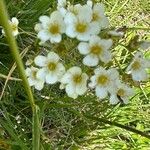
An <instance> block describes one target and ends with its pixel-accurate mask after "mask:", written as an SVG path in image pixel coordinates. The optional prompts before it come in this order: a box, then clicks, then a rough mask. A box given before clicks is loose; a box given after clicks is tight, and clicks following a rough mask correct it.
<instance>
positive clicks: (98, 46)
mask: <svg viewBox="0 0 150 150" xmlns="http://www.w3.org/2000/svg"><path fill="white" fill-rule="evenodd" d="M111 46H112V40H111V39H109V40H105V39H100V38H99V37H98V36H91V37H90V39H89V42H88V43H86V42H81V43H79V45H78V50H79V52H80V53H81V54H83V55H86V56H85V57H84V59H83V64H84V65H87V66H96V65H98V63H99V60H101V61H102V62H104V63H108V62H109V61H110V60H111V53H110V51H109V50H108V49H109V48H110V47H111Z"/></svg>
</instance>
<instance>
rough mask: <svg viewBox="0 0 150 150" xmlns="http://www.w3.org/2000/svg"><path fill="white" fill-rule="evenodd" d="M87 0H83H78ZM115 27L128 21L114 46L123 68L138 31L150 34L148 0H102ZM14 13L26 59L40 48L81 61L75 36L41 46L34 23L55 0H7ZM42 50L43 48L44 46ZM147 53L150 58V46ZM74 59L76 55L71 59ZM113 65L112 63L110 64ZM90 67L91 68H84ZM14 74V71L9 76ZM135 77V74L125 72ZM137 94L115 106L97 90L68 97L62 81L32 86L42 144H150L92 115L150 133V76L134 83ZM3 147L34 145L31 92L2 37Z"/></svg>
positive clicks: (115, 149)
mask: <svg viewBox="0 0 150 150" xmlns="http://www.w3.org/2000/svg"><path fill="white" fill-rule="evenodd" d="M71 2H72V3H73V0H72V1H71ZM78 2H81V3H82V2H83V1H81V0H78V1H75V0H74V3H78ZM101 2H103V3H104V4H105V7H106V13H107V15H108V17H109V18H110V23H111V26H112V27H118V28H119V27H123V26H127V27H128V29H127V33H126V35H125V37H126V38H125V39H124V40H123V39H121V40H120V41H119V45H118V46H116V47H114V48H113V50H112V51H113V52H114V54H116V55H115V56H116V57H115V59H114V66H115V67H118V66H119V67H120V68H121V69H120V73H121V74H123V72H124V70H125V69H126V67H127V65H128V64H129V62H130V60H131V59H132V58H131V57H130V55H129V53H130V52H133V51H134V49H132V47H130V43H131V42H132V40H133V39H134V38H135V35H139V39H140V40H150V32H149V31H150V30H149V29H148V28H150V27H149V25H150V20H149V12H150V7H149V2H148V1H147V0H134V1H132V0H121V1H120V0H102V1H101ZM6 3H7V8H8V11H9V14H10V17H13V16H16V17H17V18H18V19H19V21H20V24H19V27H20V28H19V31H20V35H19V36H18V38H17V42H18V46H19V50H20V53H21V56H22V59H23V61H24V63H25V62H26V61H27V60H28V59H33V58H34V57H35V56H36V55H38V54H39V53H43V54H46V53H47V52H48V51H50V50H54V51H57V52H58V53H59V54H60V55H61V57H62V58H63V60H64V62H65V64H66V67H67V68H69V67H70V66H72V65H78V66H81V67H82V64H81V60H82V57H81V56H80V55H77V50H76V41H74V42H73V41H71V40H70V41H68V40H67V39H66V40H65V41H64V42H62V43H60V44H59V45H52V44H48V45H47V47H39V46H38V44H37V43H38V40H37V38H36V34H35V32H34V25H35V24H36V22H38V18H39V16H40V15H43V14H50V12H52V11H53V10H54V9H55V8H56V1H54V0H6ZM41 51H42V52H41ZM145 56H146V57H147V58H150V52H148V51H146V53H145ZM70 60H72V61H71V62H70ZM110 65H111V64H110ZM84 69H85V70H86V71H87V72H89V73H90V71H91V70H88V69H87V68H84ZM10 76H11V77H10ZM124 78H125V79H124V80H128V81H130V78H127V77H126V76H125V77H124ZM133 84H134V85H135V86H136V88H135V90H136V94H135V97H134V98H132V99H131V100H130V103H129V104H128V105H120V104H119V105H117V106H111V105H110V104H109V102H108V101H107V100H105V101H99V100H97V99H96V97H95V96H94V95H93V94H92V93H88V95H85V96H82V97H79V98H78V99H76V100H73V99H71V98H68V97H67V96H66V94H65V92H64V91H60V90H59V89H58V87H59V85H53V86H46V87H45V88H44V89H43V90H42V91H41V92H38V91H36V90H34V89H33V92H34V96H35V100H36V103H37V104H38V106H39V107H40V109H41V112H40V119H41V122H42V131H41V132H42V136H41V149H43V150H51V149H52V150H53V149H54V150H57V149H58V150H67V149H68V150H101V149H104V150H119V149H124V150H128V149H131V150H149V149H150V148H149V147H150V140H149V139H148V138H145V137H142V136H140V135H138V134H135V133H133V132H129V131H127V130H124V129H121V128H118V127H116V126H113V125H111V126H110V125H108V124H106V123H103V122H101V121H98V120H95V121H94V120H93V119H90V118H87V117H86V116H93V117H98V118H105V119H107V120H110V121H115V122H118V123H120V124H124V125H127V126H131V127H133V128H136V129H138V130H141V131H143V132H146V133H147V134H150V117H149V116H150V110H149V108H150V82H148V83H133ZM0 94H1V100H0V150H9V149H12V150H21V149H23V150H24V149H31V138H32V134H31V132H32V131H31V129H32V128H31V126H32V120H31V118H32V114H31V108H30V105H29V102H28V98H27V95H26V94H25V92H24V89H23V87H22V83H21V81H20V80H19V76H18V71H17V68H16V65H15V64H14V60H13V59H12V56H11V54H10V51H9V48H8V45H7V42H6V39H5V38H4V37H2V36H1V37H0Z"/></svg>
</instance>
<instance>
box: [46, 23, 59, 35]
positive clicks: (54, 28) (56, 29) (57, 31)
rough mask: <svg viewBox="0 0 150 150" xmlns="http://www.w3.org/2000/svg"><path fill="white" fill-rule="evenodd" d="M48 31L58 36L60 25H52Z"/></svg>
mask: <svg viewBox="0 0 150 150" xmlns="http://www.w3.org/2000/svg"><path fill="white" fill-rule="evenodd" d="M48 30H49V32H50V33H52V34H57V33H59V26H58V24H54V25H50V27H49V29H48Z"/></svg>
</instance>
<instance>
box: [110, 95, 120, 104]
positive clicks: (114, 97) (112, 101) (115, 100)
mask: <svg viewBox="0 0 150 150" xmlns="http://www.w3.org/2000/svg"><path fill="white" fill-rule="evenodd" d="M118 102H119V99H118V97H117V95H114V94H113V95H111V96H110V104H112V105H116V104H117V103H118Z"/></svg>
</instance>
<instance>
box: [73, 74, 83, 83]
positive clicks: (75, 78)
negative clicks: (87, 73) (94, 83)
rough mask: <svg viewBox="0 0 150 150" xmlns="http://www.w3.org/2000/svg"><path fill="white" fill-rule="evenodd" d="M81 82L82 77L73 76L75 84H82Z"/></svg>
mask: <svg viewBox="0 0 150 150" xmlns="http://www.w3.org/2000/svg"><path fill="white" fill-rule="evenodd" d="M81 80H82V77H81V75H74V76H73V81H74V83H76V84H78V83H80V82H81Z"/></svg>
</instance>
